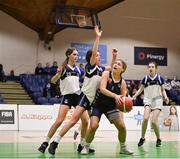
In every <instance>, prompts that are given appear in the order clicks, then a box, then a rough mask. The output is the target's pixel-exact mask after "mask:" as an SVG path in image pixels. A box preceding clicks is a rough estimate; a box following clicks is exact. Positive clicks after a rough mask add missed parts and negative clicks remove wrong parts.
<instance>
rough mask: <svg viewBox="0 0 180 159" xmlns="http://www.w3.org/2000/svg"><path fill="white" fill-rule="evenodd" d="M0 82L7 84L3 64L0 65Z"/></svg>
mask: <svg viewBox="0 0 180 159" xmlns="http://www.w3.org/2000/svg"><path fill="white" fill-rule="evenodd" d="M0 82H6V75H5V73H4V70H3V65H2V64H0Z"/></svg>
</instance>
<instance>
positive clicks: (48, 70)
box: [43, 62, 51, 75]
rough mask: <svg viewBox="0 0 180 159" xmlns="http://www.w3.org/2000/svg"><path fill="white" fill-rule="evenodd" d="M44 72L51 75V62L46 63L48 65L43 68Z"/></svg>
mask: <svg viewBox="0 0 180 159" xmlns="http://www.w3.org/2000/svg"><path fill="white" fill-rule="evenodd" d="M43 74H45V75H50V74H51V67H50V64H49V62H47V63H46V66H45V67H44V68H43Z"/></svg>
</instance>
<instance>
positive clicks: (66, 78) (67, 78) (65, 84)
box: [60, 65, 81, 95]
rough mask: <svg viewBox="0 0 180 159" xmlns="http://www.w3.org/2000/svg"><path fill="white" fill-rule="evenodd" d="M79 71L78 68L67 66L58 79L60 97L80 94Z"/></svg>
mask: <svg viewBox="0 0 180 159" xmlns="http://www.w3.org/2000/svg"><path fill="white" fill-rule="evenodd" d="M80 75H81V71H80V69H79V67H78V66H75V67H71V66H70V65H67V66H66V67H65V69H64V70H63V71H62V74H61V77H60V91H61V94H62V95H66V94H73V93H76V94H80V86H79V77H80Z"/></svg>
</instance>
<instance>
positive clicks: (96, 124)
mask: <svg viewBox="0 0 180 159" xmlns="http://www.w3.org/2000/svg"><path fill="white" fill-rule="evenodd" d="M98 127H99V124H98V123H93V124H91V125H90V128H91V130H96V129H97V128H98Z"/></svg>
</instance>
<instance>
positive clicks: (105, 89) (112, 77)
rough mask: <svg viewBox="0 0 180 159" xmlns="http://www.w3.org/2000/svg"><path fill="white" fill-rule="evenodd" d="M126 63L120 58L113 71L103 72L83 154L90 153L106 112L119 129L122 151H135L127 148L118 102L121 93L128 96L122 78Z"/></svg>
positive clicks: (124, 152) (128, 153)
mask: <svg viewBox="0 0 180 159" xmlns="http://www.w3.org/2000/svg"><path fill="white" fill-rule="evenodd" d="M126 67H127V65H126V63H125V62H124V61H123V60H121V59H119V60H117V61H116V62H115V63H114V64H113V68H112V71H105V72H103V75H102V79H101V83H100V93H99V94H98V95H97V96H96V99H95V102H94V104H93V110H92V114H91V118H90V127H89V129H88V131H87V134H86V137H85V144H84V145H83V149H82V151H81V154H84V155H85V154H88V153H89V152H90V151H89V150H90V149H89V147H90V144H91V142H92V141H93V139H94V136H95V132H96V130H97V128H98V126H99V122H100V119H101V115H102V114H105V116H106V117H107V119H108V120H109V121H110V122H111V123H112V124H114V125H115V127H116V128H117V130H118V140H119V143H120V153H121V154H126V155H131V154H133V152H131V151H129V150H127V148H126V145H125V142H126V127H125V124H124V121H123V117H122V116H121V113H120V111H119V109H118V108H117V103H118V104H120V103H119V98H120V95H123V96H126V83H125V80H124V79H122V76H121V75H122V73H124V72H125V70H126Z"/></svg>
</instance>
